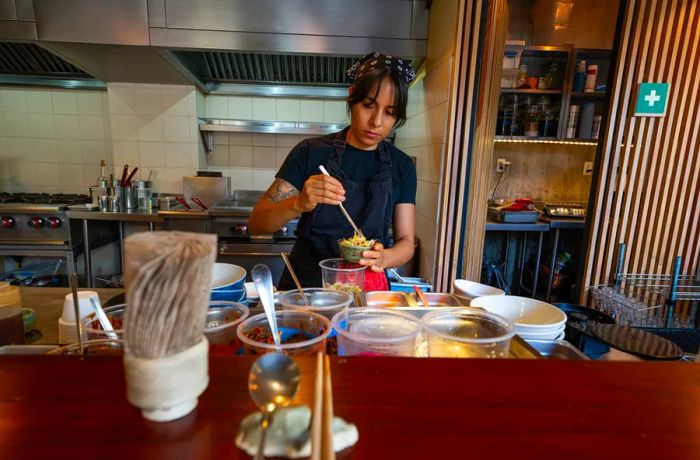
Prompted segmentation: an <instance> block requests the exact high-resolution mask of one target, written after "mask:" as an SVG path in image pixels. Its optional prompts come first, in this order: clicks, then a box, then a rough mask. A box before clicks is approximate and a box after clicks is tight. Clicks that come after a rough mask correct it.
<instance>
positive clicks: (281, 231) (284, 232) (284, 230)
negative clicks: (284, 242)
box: [280, 227, 288, 236]
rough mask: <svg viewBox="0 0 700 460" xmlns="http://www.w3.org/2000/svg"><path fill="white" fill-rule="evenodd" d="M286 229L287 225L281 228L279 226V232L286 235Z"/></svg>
mask: <svg viewBox="0 0 700 460" xmlns="http://www.w3.org/2000/svg"><path fill="white" fill-rule="evenodd" d="M287 231H288V229H287V227H282V228H280V233H282V235H285V236H286V235H287Z"/></svg>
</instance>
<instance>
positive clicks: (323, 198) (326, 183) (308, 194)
mask: <svg viewBox="0 0 700 460" xmlns="http://www.w3.org/2000/svg"><path fill="white" fill-rule="evenodd" d="M343 201H345V189H344V188H343V185H342V184H341V183H340V182H339V181H338V179H336V178H335V177H331V176H326V175H324V174H316V175H315V176H310V177H309V178H308V179H306V182H304V187H302V189H301V193H300V194H299V195H297V200H296V208H297V211H299V212H309V211H312V210H313V209H314V208H315V207H316V205H318V204H321V203H323V204H332V205H339V204H340V203H342V202H343Z"/></svg>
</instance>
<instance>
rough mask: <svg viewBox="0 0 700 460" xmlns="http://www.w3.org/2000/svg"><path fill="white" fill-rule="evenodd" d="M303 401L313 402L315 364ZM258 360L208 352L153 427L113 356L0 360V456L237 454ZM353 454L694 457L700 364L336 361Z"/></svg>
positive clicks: (698, 454)
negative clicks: (193, 380)
mask: <svg viewBox="0 0 700 460" xmlns="http://www.w3.org/2000/svg"><path fill="white" fill-rule="evenodd" d="M297 361H298V363H299V365H300V367H301V368H302V389H301V391H300V396H299V399H300V401H301V402H306V403H310V398H311V394H312V390H313V388H312V387H313V369H314V360H313V358H302V359H298V360H297ZM252 362H253V358H250V357H212V358H211V360H210V377H211V383H210V384H209V388H208V389H207V391H206V392H205V393H204V394H203V395H202V397H201V398H200V402H199V407H198V409H197V411H196V412H195V413H193V414H190V415H189V416H188V417H186V418H183V419H181V420H179V421H177V422H173V423H169V424H156V423H150V422H146V421H144V420H143V419H142V418H141V416H140V414H139V412H138V411H137V410H136V409H135V408H133V407H132V406H130V405H129V404H128V402H127V401H126V398H125V396H124V391H125V390H124V381H123V373H122V364H121V360H120V358H118V357H88V358H83V359H81V358H79V357H70V356H67V357H48V356H26V357H2V358H0V458H1V459H15V458H60V459H76V458H122V459H128V460H132V459H140V458H149V459H161V458H163V459H173V458H190V459H206V458H216V459H229V458H242V457H244V455H243V454H242V452H240V451H238V450H237V449H236V447H235V445H234V437H235V434H236V431H237V429H238V424H239V422H240V420H241V419H242V418H243V417H244V416H245V415H246V414H247V413H248V412H250V411H252V410H253V409H254V407H253V405H252V403H251V401H250V398H249V397H248V394H247V388H246V382H247V374H248V370H249V368H250V365H251V363H252ZM332 362H333V365H332V369H333V388H334V398H335V412H336V415H339V416H342V417H344V418H345V419H346V420H348V421H351V422H353V423H355V424H356V425H357V427H358V429H359V432H360V440H359V442H358V444H357V445H356V446H355V447H354V450H353V452H352V454H353V458H357V459H366V458H380V459H394V458H426V459H438V458H460V459H462V458H464V459H470V458H473V459H484V458H511V459H512V458H518V459H530V458H532V459H579V458H580V459H605V458H610V459H615V460H619V459H621V458H634V459H654V458H659V459H661V458H663V459H686V458H687V459H691V458H693V459H697V458H700V415H698V414H699V413H700V411H699V409H700V366H697V365H695V364H688V363H674V364H665V363H624V362H619V363H600V362H573V361H530V360H493V361H482V360H441V359H406V358H354V359H343V358H332Z"/></svg>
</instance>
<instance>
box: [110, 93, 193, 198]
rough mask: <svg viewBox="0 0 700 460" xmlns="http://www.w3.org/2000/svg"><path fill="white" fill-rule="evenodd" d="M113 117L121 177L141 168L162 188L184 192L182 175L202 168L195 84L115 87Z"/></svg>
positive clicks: (114, 147) (114, 149) (115, 157)
mask: <svg viewBox="0 0 700 460" xmlns="http://www.w3.org/2000/svg"><path fill="white" fill-rule="evenodd" d="M108 114H109V124H110V129H111V133H112V153H113V164H114V165H115V168H116V173H117V174H118V173H119V171H120V170H121V167H122V166H123V165H124V164H128V165H130V166H132V167H133V166H138V167H139V172H138V173H137V177H138V176H139V175H140V177H142V178H146V177H148V175H149V174H151V173H152V176H151V179H152V180H153V181H154V186H155V188H156V189H157V190H159V191H161V192H182V176H191V175H194V174H195V172H196V170H197V169H198V167H199V148H200V137H199V131H198V127H197V91H196V90H195V88H194V86H186V85H155V84H132V83H110V84H109V85H108Z"/></svg>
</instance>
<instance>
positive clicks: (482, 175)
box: [435, 0, 508, 291]
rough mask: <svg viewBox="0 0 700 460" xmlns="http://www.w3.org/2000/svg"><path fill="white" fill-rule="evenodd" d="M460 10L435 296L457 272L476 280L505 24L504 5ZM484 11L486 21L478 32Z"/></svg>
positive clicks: (501, 0) (501, 1) (499, 0)
mask: <svg viewBox="0 0 700 460" xmlns="http://www.w3.org/2000/svg"><path fill="white" fill-rule="evenodd" d="M460 4H461V5H462V6H463V7H464V9H463V11H461V13H462V14H463V16H462V17H463V19H462V21H461V27H460V32H461V33H460V35H459V36H458V43H457V44H456V46H455V65H454V74H453V77H454V78H453V81H455V82H457V84H456V89H455V92H454V94H453V96H454V97H453V98H451V100H452V101H453V104H451V106H450V109H451V110H450V114H451V118H450V119H449V120H448V134H447V138H448V143H447V144H448V145H447V149H446V150H447V152H448V158H449V161H447V162H446V166H447V167H446V168H445V170H444V175H443V181H442V191H441V210H440V211H441V212H440V216H441V218H440V226H439V234H438V246H437V250H436V260H438V261H439V262H440V263H438V266H437V270H436V276H435V288H436V289H437V290H439V291H448V290H451V289H452V281H453V280H454V279H455V277H456V274H457V273H458V272H459V271H463V276H465V277H467V278H470V279H475V280H478V279H479V276H480V270H481V259H482V254H483V238H484V229H485V226H486V200H487V196H488V187H489V177H490V176H489V168H490V165H491V159H492V156H493V133H494V132H495V131H496V127H495V123H496V112H497V110H498V87H499V84H500V72H501V67H502V59H503V47H504V43H505V36H506V28H507V23H508V22H507V21H508V4H507V1H506V0H496V1H484V0H473V1H462V2H460ZM484 8H486V11H485V17H486V20H485V21H484V24H483V30H482V21H481V18H482V10H483V9H484ZM482 37H483V42H481V43H480V38H482ZM479 60H481V67H479ZM487 77H488V78H487ZM477 82H478V84H477ZM477 90H478V92H477ZM475 101H478V103H475ZM475 110H476V113H474V111H475ZM464 214H466V216H467V217H466V220H467V222H466V225H463V223H462V216H463V215H464ZM462 238H464V242H465V248H464V255H463V261H464V262H463V263H462V265H461V266H458V264H459V259H460V256H462V254H460V252H459V251H460V242H461V240H462Z"/></svg>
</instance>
